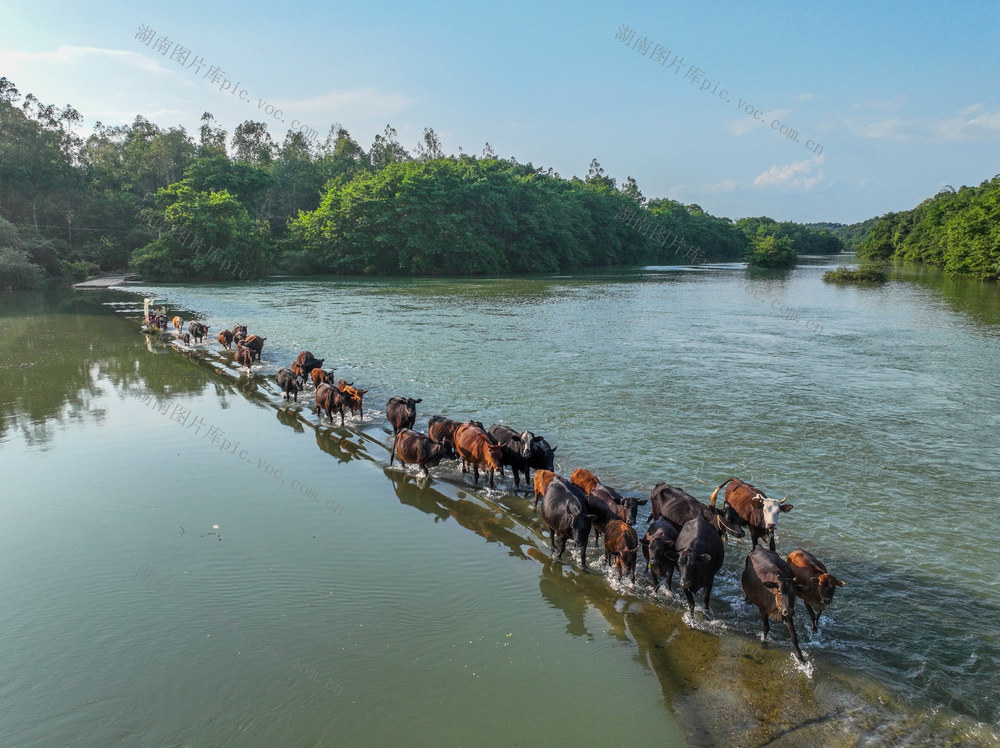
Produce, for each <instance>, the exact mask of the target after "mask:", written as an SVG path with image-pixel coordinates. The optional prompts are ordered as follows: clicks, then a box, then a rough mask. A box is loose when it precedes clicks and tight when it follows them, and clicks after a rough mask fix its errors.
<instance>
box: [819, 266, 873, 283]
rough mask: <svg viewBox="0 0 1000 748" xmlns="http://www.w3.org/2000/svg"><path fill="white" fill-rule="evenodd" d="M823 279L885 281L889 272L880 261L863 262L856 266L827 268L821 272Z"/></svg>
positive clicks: (829, 280)
mask: <svg viewBox="0 0 1000 748" xmlns="http://www.w3.org/2000/svg"><path fill="white" fill-rule="evenodd" d="M823 280H825V281H826V282H827V283H861V284H873V283H885V282H886V281H887V280H889V273H888V272H887V271H886V269H885V266H884V265H883V264H882V263H880V262H863V263H861V265H859V266H858V267H856V268H849V267H846V266H842V267H839V268H837V269H836V270H827V271H826V272H825V273H823Z"/></svg>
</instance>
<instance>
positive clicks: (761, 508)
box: [711, 478, 793, 551]
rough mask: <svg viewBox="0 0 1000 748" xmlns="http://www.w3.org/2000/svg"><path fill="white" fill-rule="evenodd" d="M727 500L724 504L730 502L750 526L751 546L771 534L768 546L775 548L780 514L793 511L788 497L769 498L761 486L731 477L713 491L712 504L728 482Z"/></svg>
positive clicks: (743, 521)
mask: <svg viewBox="0 0 1000 748" xmlns="http://www.w3.org/2000/svg"><path fill="white" fill-rule="evenodd" d="M727 483H728V484H729V485H728V486H726V500H725V502H724V503H723V506H725V505H726V504H728V505H729V506H731V507H732V508H733V509H734V510H735V511H736V513H737V514H738V515H740V524H741V525H743V526H744V527H749V528H750V539H751V540H752V541H753V542H752V544H751V546H750V547H751V548H756V547H757V541H758V540H759V539H760V538H763V537H767V536H770V539H771V542H770V543H769V544H768V547H770V549H771V550H772V551H773V550H774V528H775V526H776V524H777V522H778V515H779V514H780V513H781V512H790V511H792V508H793V507H792V505H791V504H786V503H785V501H786V499H782V500H781V501H778V500H777V499H769V498H767V496H765V495H764V492H763V491H761V490H760V489H759V488H755V487H754V486H751V485H750V484H749V483H746V482H744V481H742V480H740V479H739V478H730V479H729V480H727V481H723V482H722V483H720V484H719V487H718V488H716V489H715V490H714V491H713V492H712V499H711V504H712V507H713V508H714V507H715V498H716V496H717V495H718V493H719V489H721V488H722V487H723V486H725V485H726V484H727Z"/></svg>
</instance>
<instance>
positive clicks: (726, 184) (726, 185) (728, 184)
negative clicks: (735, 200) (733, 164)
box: [706, 179, 736, 192]
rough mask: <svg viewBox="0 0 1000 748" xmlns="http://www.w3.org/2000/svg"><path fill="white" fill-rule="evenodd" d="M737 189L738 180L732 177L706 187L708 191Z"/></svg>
mask: <svg viewBox="0 0 1000 748" xmlns="http://www.w3.org/2000/svg"><path fill="white" fill-rule="evenodd" d="M735 189H736V182H734V181H733V180H732V179H723V180H722V181H721V182H716V183H715V184H711V185H709V186H708V187H707V188H706V192H732V191H733V190H735Z"/></svg>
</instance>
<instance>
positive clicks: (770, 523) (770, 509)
mask: <svg viewBox="0 0 1000 748" xmlns="http://www.w3.org/2000/svg"><path fill="white" fill-rule="evenodd" d="M787 500H788V499H787V497H786V498H784V499H782V500H781V501H778V500H777V499H769V498H767V497H766V496H765V495H764V494H762V493H759V494H757V495H756V496H754V498H753V503H754V505H756V506H757V507H759V508H760V510H761V513H762V514H763V515H764V528H765V529H766V530H767V531H768V532H774V527H775V525H777V524H778V515H779V514H781V513H782V512H790V511H792V508H793V507H792V505H791V504H786V503H785V502H786V501H787Z"/></svg>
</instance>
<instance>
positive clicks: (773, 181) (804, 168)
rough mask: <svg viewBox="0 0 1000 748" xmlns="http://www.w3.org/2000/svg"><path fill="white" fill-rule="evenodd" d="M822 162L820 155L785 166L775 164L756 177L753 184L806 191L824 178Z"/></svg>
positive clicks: (755, 185)
mask: <svg viewBox="0 0 1000 748" xmlns="http://www.w3.org/2000/svg"><path fill="white" fill-rule="evenodd" d="M822 164H823V156H818V157H816V158H810V159H806V160H805V161H796V162H795V163H793V164H785V165H784V166H778V165H774V166H772V167H771V168H770V169H768V170H767V171H765V172H764V173H763V174H760V175H759V176H758V177H757V178H756V179H754V180H753V184H754V187H786V188H792V189H795V190H801V191H803V192H805V191H807V190H810V189H812V187H813V186H815V185H816V183H817V182H819V181H820V180H821V179H822V178H823V173H822V172H819V171H818V170H819V167H820V166H821V165H822ZM814 171H817V173H815V174H814V173H813V172H814Z"/></svg>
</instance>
